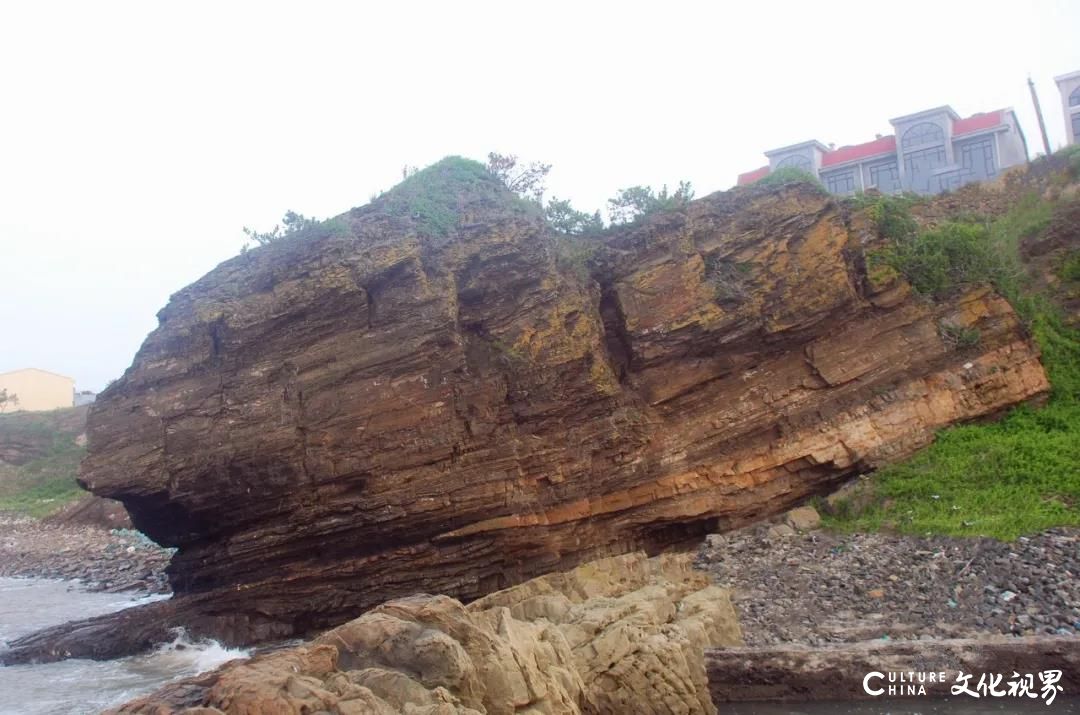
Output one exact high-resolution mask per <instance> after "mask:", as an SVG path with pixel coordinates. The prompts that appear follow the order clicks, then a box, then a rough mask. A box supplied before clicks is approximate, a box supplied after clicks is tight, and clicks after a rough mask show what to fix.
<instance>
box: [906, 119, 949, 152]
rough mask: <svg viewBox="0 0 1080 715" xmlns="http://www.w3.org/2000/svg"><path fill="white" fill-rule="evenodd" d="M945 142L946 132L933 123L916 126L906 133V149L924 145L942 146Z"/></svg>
mask: <svg viewBox="0 0 1080 715" xmlns="http://www.w3.org/2000/svg"><path fill="white" fill-rule="evenodd" d="M944 141H945V132H944V131H942V129H941V127H939V126H938V125H937V124H934V123H933V122H923V123H921V124H916V125H915V126H913V127H912V128H911V129H908V130H907V131H906V132H904V148H905V149H906V148H907V147H911V146H919V145H922V144H940V143H942V142H944Z"/></svg>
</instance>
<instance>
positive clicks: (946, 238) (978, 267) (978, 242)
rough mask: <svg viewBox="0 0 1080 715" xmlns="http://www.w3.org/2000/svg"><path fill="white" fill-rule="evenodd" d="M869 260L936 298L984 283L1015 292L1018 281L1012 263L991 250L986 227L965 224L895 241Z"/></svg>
mask: <svg viewBox="0 0 1080 715" xmlns="http://www.w3.org/2000/svg"><path fill="white" fill-rule="evenodd" d="M870 263H871V265H872V266H873V265H876V264H879V263H880V264H884V265H887V266H889V267H891V268H893V269H895V270H896V271H898V272H899V273H901V274H902V275H903V276H904V277H905V278H906V279H907V280H908V282H909V283H911V287H912V288H914V289H915V290H916V291H917V292H918V293H921V294H922V295H925V296H928V297H930V298H933V299H935V300H940V299H942V298H946V297H948V296H950V295H954V294H956V293H958V292H960V291H962V290H964V289H967V288H970V287H971V286H975V285H979V284H986V283H992V284H994V285H995V286H998V287H999V288H1001V289H1003V290H1002V292H1003V293H1006V294H1007V293H1008V292H1015V284H1016V281H1017V275H1016V271H1015V268H1014V266H1012V265H1010V261H1008V260H1007V259H1005V258H1003V257H1002V256H1001V255H1000V254H999V253H997V252H996V251H995V250H994V249H993V246H992V245H991V241H990V235H989V233H988V231H987V229H986V228H985V227H983V226H974V225H972V224H965V223H948V224H944V225H942V226H941V227H939V228H937V229H935V230H933V231H926V232H925V233H921V234H917V235H915V236H913V237H910V238H903V239H900V240H895V241H893V243H892V245H891V246H889V247H888V248H886V249H884V250H882V251H879V252H876V253H873V254H871V256H870Z"/></svg>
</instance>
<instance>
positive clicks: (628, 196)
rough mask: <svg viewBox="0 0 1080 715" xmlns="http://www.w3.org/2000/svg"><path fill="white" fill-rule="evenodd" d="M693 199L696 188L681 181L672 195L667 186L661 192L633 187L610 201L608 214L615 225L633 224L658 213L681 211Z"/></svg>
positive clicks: (649, 187)
mask: <svg viewBox="0 0 1080 715" xmlns="http://www.w3.org/2000/svg"><path fill="white" fill-rule="evenodd" d="M693 198H694V187H693V186H692V185H691V183H690V182H689V181H680V182H679V188H677V189H676V190H675V191H673V192H670V193H669V192H668V187H667V184H664V186H663V188H662V189H660V191H659V192H657V191H654V190H653V188H652V187H651V186H631V187H630V188H628V189H619V191H618V193H616V194H615V198H613V199H608V209H609V211H608V213H609V214H610V215H611V222H612V223H613V224H619V223H632V222H634V221H638V220H640V219H642V218H644V217H646V216H649V215H650V214H654V213H656V212H658V211H675V210H677V209H681V208H683V207H684V206H686V204H688V203H690V200H691V199H693Z"/></svg>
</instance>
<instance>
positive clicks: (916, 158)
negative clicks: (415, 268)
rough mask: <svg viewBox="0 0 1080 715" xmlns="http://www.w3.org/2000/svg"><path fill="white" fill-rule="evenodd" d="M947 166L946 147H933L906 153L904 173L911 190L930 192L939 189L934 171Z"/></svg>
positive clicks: (908, 187)
mask: <svg viewBox="0 0 1080 715" xmlns="http://www.w3.org/2000/svg"><path fill="white" fill-rule="evenodd" d="M944 166H945V147H943V146H939V147H931V148H929V149H921V150H919V151H911V152H907V153H906V154H904V173H905V174H906V181H907V186H906V187H905V188H906V189H908V190H909V191H914V192H916V193H919V194H930V193H933V192H934V191H936V190H937V188H938V182H937V181H936V180H935V179H934V172H935V171H936V170H937V169H940V168H943V167H944Z"/></svg>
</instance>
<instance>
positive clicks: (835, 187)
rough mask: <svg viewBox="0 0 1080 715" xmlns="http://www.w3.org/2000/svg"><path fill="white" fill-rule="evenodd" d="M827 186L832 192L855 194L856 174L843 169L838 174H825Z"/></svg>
mask: <svg viewBox="0 0 1080 715" xmlns="http://www.w3.org/2000/svg"><path fill="white" fill-rule="evenodd" d="M821 178H823V179H825V188H826V189H828V190H829V193H830V194H853V193H855V174H853V173H852V172H850V171H843V172H840V173H838V174H825V175H824V176H822V177H821Z"/></svg>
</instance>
